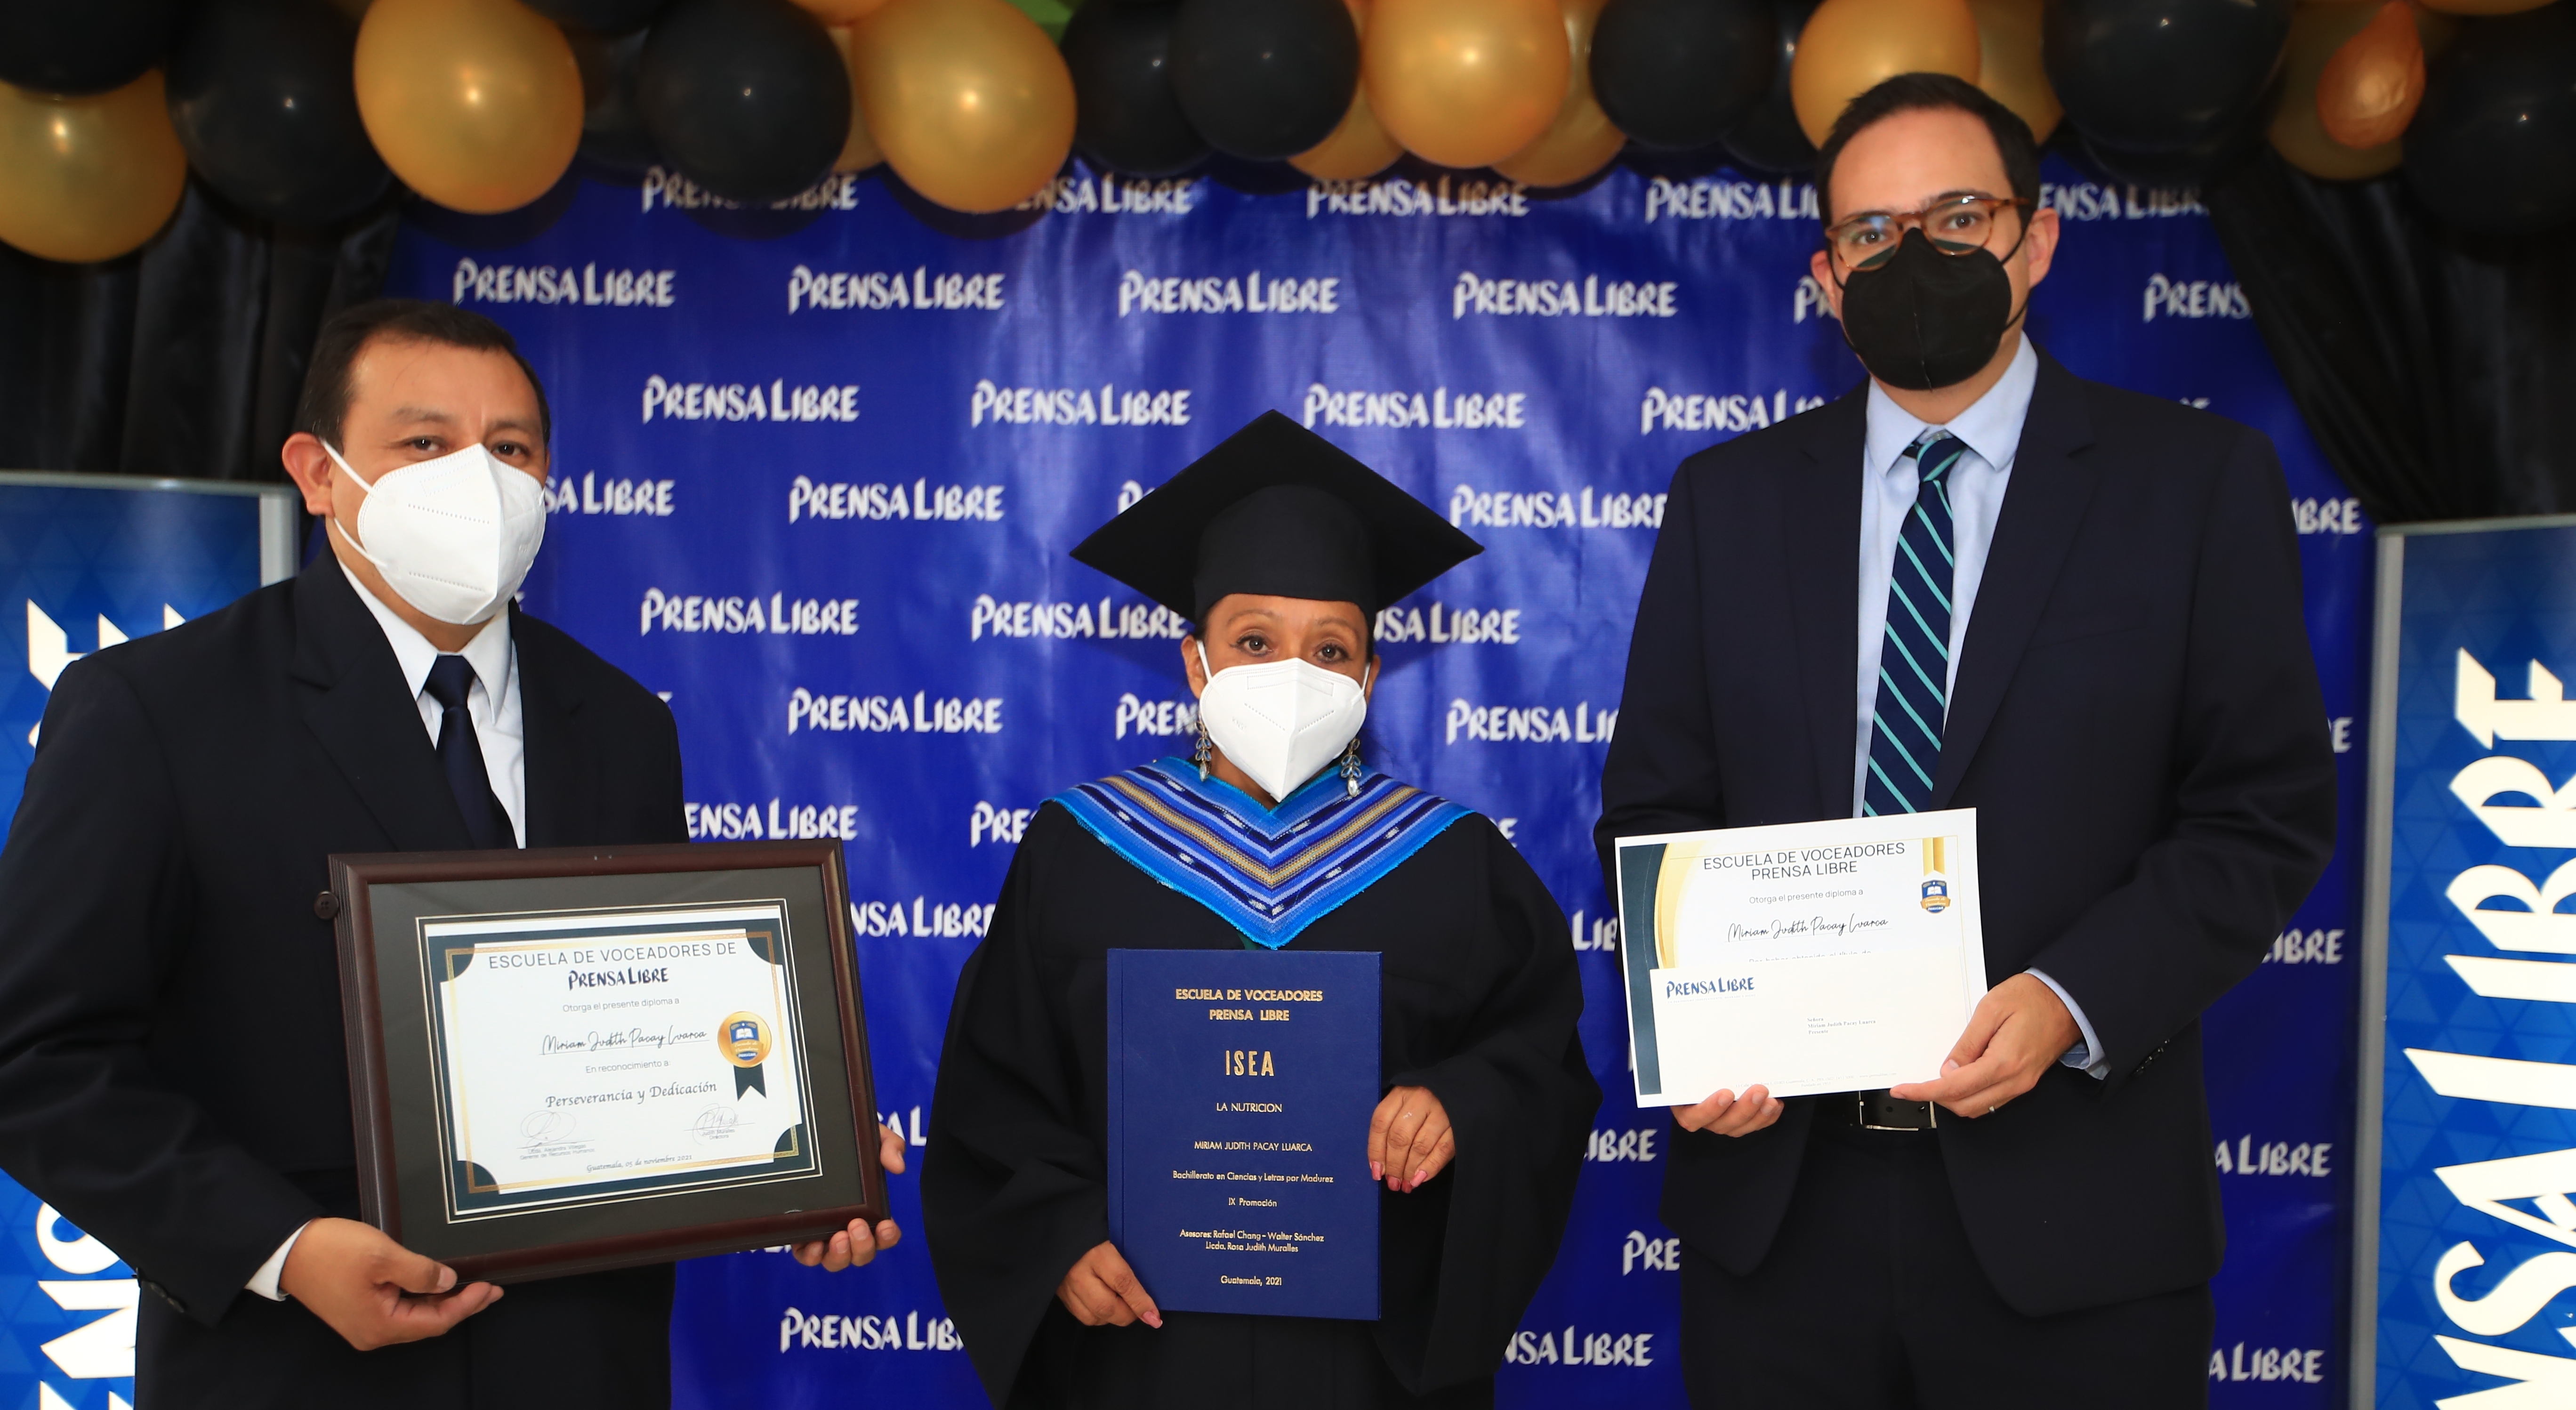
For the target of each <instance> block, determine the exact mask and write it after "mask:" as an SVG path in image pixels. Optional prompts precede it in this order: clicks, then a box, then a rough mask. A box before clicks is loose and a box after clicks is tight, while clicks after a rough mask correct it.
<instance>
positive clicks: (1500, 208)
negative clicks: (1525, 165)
mask: <svg viewBox="0 0 2576 1410" xmlns="http://www.w3.org/2000/svg"><path fill="white" fill-rule="evenodd" d="M1527 214H1529V188H1528V187H1526V186H1523V185H1522V184H1520V183H1519V182H1517V181H1460V180H1457V179H1456V178H1454V177H1451V176H1449V175H1448V174H1446V173H1443V174H1442V175H1440V176H1439V177H1438V178H1437V179H1435V180H1433V181H1432V182H1431V183H1430V184H1429V185H1424V186H1417V185H1415V184H1414V183H1413V182H1411V181H1409V180H1406V179H1405V178H1404V177H1401V176H1375V177H1370V178H1367V179H1366V180H1361V181H1318V182H1315V183H1313V184H1312V185H1309V186H1308V187H1307V188H1306V218H1307V219H1308V220H1313V219H1314V218H1315V217H1317V216H1319V215H1492V216H1524V215H1527Z"/></svg>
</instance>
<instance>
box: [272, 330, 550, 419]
mask: <svg viewBox="0 0 2576 1410" xmlns="http://www.w3.org/2000/svg"><path fill="white" fill-rule="evenodd" d="M379 339H382V340H385V341H389V342H414V343H436V344H438V345H439V346H441V347H450V348H466V349H469V350H471V351H474V352H502V353H508V354H509V355H510V360H511V361H512V362H515V363H517V364H519V370H520V371H521V372H523V373H525V374H527V378H528V387H529V389H530V390H531V391H534V392H535V393H536V394H537V438H538V439H539V440H541V441H551V440H552V439H553V438H554V430H555V426H554V412H553V411H552V410H551V409H550V408H548V407H547V405H546V384H545V383H543V382H540V381H538V380H537V370H536V369H535V368H533V367H530V366H529V365H528V360H527V359H526V358H524V357H521V356H520V355H519V344H518V341H517V340H516V339H514V338H512V337H511V336H510V331H509V330H508V329H506V328H503V327H502V326H501V325H500V324H498V323H495V322H493V321H492V320H491V319H488V318H485V317H484V316H483V315H481V314H479V313H470V312H468V311H466V310H464V309H461V308H458V307H457V306H456V305H454V304H442V303H433V302H431V301H429V300H427V299H376V300H373V301H371V302H368V303H363V304H359V305H357V306H355V307H353V308H346V309H342V310H341V311H340V312H338V313H336V314H333V315H332V316H331V321H330V322H328V323H325V324H323V325H322V331H321V333H320V334H318V335H317V336H315V338H314V339H313V362H312V365H311V366H309V367H307V368H306V369H305V371H304V395H303V397H302V398H301V399H299V400H298V401H297V402H296V404H295V429H297V430H299V431H310V432H311V433H313V434H314V435H316V436H319V437H321V438H322V439H323V440H325V441H328V442H330V443H331V444H332V445H333V446H335V447H339V448H341V449H346V447H342V446H340V432H341V431H342V430H343V429H344V428H345V423H346V422H347V421H348V419H349V397H350V394H351V393H352V392H353V391H354V390H355V388H353V387H351V386H350V385H349V382H350V378H351V377H352V376H353V375H354V371H355V369H356V367H357V365H358V354H360V353H362V352H365V351H366V350H367V346H368V345H369V344H370V343H374V342H376V341H377V340H379Z"/></svg>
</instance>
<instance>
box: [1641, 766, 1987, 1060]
mask: <svg viewBox="0 0 2576 1410" xmlns="http://www.w3.org/2000/svg"><path fill="white" fill-rule="evenodd" d="M1618 866H1619V910H1620V934H1621V935H1622V936H1623V937H1625V939H1626V942H1627V943H1626V944H1625V945H1624V946H1623V947H1622V951H1623V954H1622V958H1623V962H1624V963H1623V968H1624V970H1625V978H1626V980H1627V990H1628V1021H1629V1033H1630V1035H1631V1037H1632V1039H1633V1041H1634V1044H1635V1049H1636V1063H1635V1066H1636V1082H1637V1104H1638V1105H1639V1106H1674V1105H1678V1106H1688V1105H1691V1104H1694V1103H1697V1102H1699V1101H1700V1100H1701V1099H1702V1098H1704V1097H1707V1096H1708V1095H1709V1094H1711V1093H1712V1092H1716V1091H1718V1090H1720V1089H1725V1090H1728V1091H1733V1092H1739V1093H1741V1092H1744V1091H1745V1090H1746V1089H1747V1088H1749V1087H1753V1086H1757V1085H1759V1086H1763V1087H1766V1088H1768V1090H1769V1092H1770V1094H1771V1095H1772V1096H1774V1097H1790V1096H1803V1095H1808V1094H1812V1093H1818V1092H1850V1091H1862V1090H1867V1089H1872V1088H1879V1087H1889V1086H1893V1085H1896V1084H1898V1083H1903V1082H1922V1081H1930V1080H1933V1079H1936V1078H1938V1077H1940V1076H1941V1075H1942V1062H1943V1059H1944V1058H1945V1057H1947V1056H1948V1055H1949V1054H1950V1053H1951V1050H1952V1047H1953V1045H1954V1044H1955V1043H1956V1042H1957V1041H1958V1040H1959V1037H1960V1034H1961V1033H1962V1032H1963V1031H1964V1030H1966V1029H1967V1028H1968V1025H1969V1017H1970V1015H1971V1014H1972V1013H1973V1012H1974V1011H1975V1010H1976V1008H1977V1005H1978V1002H1979V1001H1980V1000H1981V999H1982V998H1984V997H1985V994H1986V975H1985V950H1984V938H1983V934H1982V931H1981V928H1980V926H1979V924H1978V908H1977V880H1976V879H1977V861H1976V814H1975V812H1974V811H1973V810H1958V811H1951V812H1940V813H1916V814H1909V815H1906V816H1902V817H1885V818H1852V819H1835V820H1832V821H1827V822H1815V823H1793V824H1785V825H1781V826H1775V827H1754V828H1731V829H1722V830H1717V831H1710V832H1689V833H1668V834H1664V835H1661V836H1655V837H1627V838H1621V839H1619V843H1618ZM2034 982H2035V981H2034Z"/></svg>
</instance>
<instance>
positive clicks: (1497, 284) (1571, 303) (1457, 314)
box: [1449, 269, 1681, 320]
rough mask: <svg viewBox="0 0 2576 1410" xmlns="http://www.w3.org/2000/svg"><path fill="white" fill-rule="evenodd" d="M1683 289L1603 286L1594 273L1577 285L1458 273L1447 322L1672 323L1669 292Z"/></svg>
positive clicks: (1675, 304) (1674, 310) (1676, 305)
mask: <svg viewBox="0 0 2576 1410" xmlns="http://www.w3.org/2000/svg"><path fill="white" fill-rule="evenodd" d="M1680 287H1681V285H1679V284H1677V283H1674V282H1672V281H1671V280H1666V281H1664V282H1662V283H1638V282H1636V281H1633V280H1625V279H1621V280H1613V281H1611V282H1610V283H1608V284H1604V283H1602V282H1601V276H1600V275H1598V274H1587V275H1585V276H1583V282H1582V283H1580V284H1577V283H1576V282H1574V281H1573V280H1571V279H1565V280H1556V279H1487V278H1484V277H1482V276H1480V275H1478V274H1477V273H1476V272H1475V271H1474V270H1469V269H1462V270H1459V271H1458V283H1457V285H1456V287H1454V288H1452V289H1451V290H1450V291H1449V317H1450V318H1451V319H1452V320H1456V319H1461V318H1465V317H1466V316H1467V315H1468V314H1471V313H1482V314H1493V315H1496V316H1499V317H1508V316H1511V315H1515V314H1526V315H1530V316H1533V317H1538V318H1671V317H1674V316H1676V315H1678V314H1679V313H1680V312H1681V304H1680V301H1679V300H1678V299H1676V298H1675V297H1674V296H1673V291H1674V290H1676V289H1679V288H1680Z"/></svg>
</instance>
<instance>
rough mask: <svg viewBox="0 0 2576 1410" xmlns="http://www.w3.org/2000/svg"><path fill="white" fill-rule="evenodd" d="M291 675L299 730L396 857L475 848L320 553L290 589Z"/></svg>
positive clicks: (416, 712)
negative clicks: (310, 739)
mask: <svg viewBox="0 0 2576 1410" xmlns="http://www.w3.org/2000/svg"><path fill="white" fill-rule="evenodd" d="M291 674H292V675H293V676H294V678H295V680H296V683H297V685H298V689H297V691H296V707H297V710H298V711H299V713H301V714H302V716H303V717H304V725H305V728H307V729H309V730H311V731H312V733H313V737H314V738H315V739H316V740H317V741H319V742H320V743H321V745H322V752H323V753H324V754H326V755H328V756H329V757H330V760H331V762H332V764H333V765H334V766H336V767H337V768H338V769H339V771H340V775H341V777H343V778H345V779H347V780H348V781H349V786H350V787H351V788H352V789H354V790H355V791H356V792H357V795H358V798H359V801H361V802H362V803H364V804H365V805H366V808H367V811H368V813H370V814H371V815H373V816H374V818H375V820H376V823H377V825H378V826H380V827H382V828H383V829H384V831H385V835H386V836H388V837H390V838H392V839H393V845H394V848H395V849H396V850H397V851H404V852H442V851H453V850H457V849H460V848H465V847H471V846H473V845H474V844H473V840H472V838H471V837H470V836H469V835H468V834H467V833H466V831H465V819H464V817H463V815H461V814H459V813H458V812H457V811H456V798H455V795H454V794H452V793H450V792H448V789H447V776H446V774H445V773H443V772H441V771H440V769H439V766H438V750H437V748H436V747H435V746H433V745H432V744H431V743H430V742H429V734H428V731H426V730H424V729H422V728H421V723H420V707H419V706H418V704H417V703H415V701H414V698H413V696H412V695H411V693H410V692H409V691H407V690H405V689H404V688H403V676H402V666H401V665H400V664H399V663H398V662H396V661H395V659H394V649H393V646H392V644H391V643H389V642H387V641H386V640H385V634H384V629H383V628H382V627H380V626H378V625H377V624H376V619H375V617H374V615H373V614H371V613H369V612H368V610H367V607H366V604H365V603H363V602H360V601H359V600H358V592H357V589H356V588H353V587H351V586H350V585H349V580H348V578H347V577H346V576H345V575H344V574H343V573H342V571H341V568H340V564H339V560H337V559H336V558H334V557H333V556H332V555H331V554H330V553H328V552H325V553H323V554H322V555H321V556H319V557H317V558H315V559H314V560H313V562H312V563H310V564H308V565H307V566H306V567H305V569H304V572H303V573H302V574H301V575H300V576H299V577H298V578H297V579H296V583H295V663H294V666H293V667H292V670H291Z"/></svg>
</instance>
